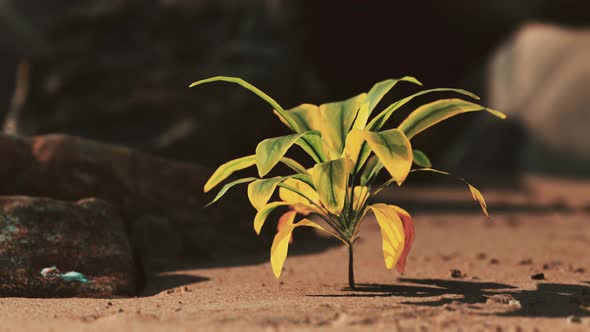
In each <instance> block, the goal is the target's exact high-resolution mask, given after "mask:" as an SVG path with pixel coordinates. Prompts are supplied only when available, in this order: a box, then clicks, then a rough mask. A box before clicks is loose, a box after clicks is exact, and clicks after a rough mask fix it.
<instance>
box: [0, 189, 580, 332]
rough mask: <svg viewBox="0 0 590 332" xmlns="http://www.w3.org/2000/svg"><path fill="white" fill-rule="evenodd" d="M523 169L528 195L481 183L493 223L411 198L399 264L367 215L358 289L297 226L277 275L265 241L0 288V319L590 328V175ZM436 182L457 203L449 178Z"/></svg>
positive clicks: (34, 323)
mask: <svg viewBox="0 0 590 332" xmlns="http://www.w3.org/2000/svg"><path fill="white" fill-rule="evenodd" d="M531 181H532V182H531V183H530V184H532V185H533V186H529V188H536V189H534V190H533V191H534V192H533V193H531V192H530V191H529V192H528V193H527V194H522V193H514V192H512V193H511V192H498V191H497V192H491V193H489V195H488V196H489V198H490V199H489V203H490V204H489V205H490V210H491V212H492V214H493V218H492V220H491V221H487V220H486V219H485V218H484V217H482V216H480V214H478V211H477V210H476V208H475V207H473V205H466V208H462V206H463V205H460V204H459V206H455V207H458V208H457V209H456V210H455V211H445V210H444V209H440V206H444V204H439V203H436V201H435V200H434V198H433V199H432V200H428V199H427V201H426V203H421V204H424V206H422V208H423V209H422V210H424V211H426V212H423V213H416V214H415V215H414V220H415V224H416V234H417V236H416V242H415V243H414V248H413V250H412V252H411V253H410V257H409V260H408V266H407V272H406V274H405V275H404V276H400V275H399V274H397V272H393V271H387V270H386V269H385V267H384V263H383V259H382V254H381V249H380V245H381V239H380V234H379V229H378V227H377V224H376V222H375V221H374V220H373V219H372V218H368V219H367V220H365V223H364V226H363V229H362V233H361V234H362V238H361V240H360V241H359V242H358V243H357V246H356V256H355V263H356V264H355V267H356V279H357V283H358V284H359V287H358V290H356V291H346V290H343V289H342V288H343V287H345V286H347V285H346V281H347V265H346V264H347V251H346V248H344V247H342V246H341V245H338V244H337V243H334V242H331V241H329V240H324V241H320V243H304V242H302V241H297V234H295V243H294V244H293V245H292V247H291V253H292V254H293V255H290V256H289V258H288V259H287V262H286V265H285V271H284V273H283V275H282V277H281V279H280V280H276V279H275V278H274V276H273V274H272V271H271V269H270V264H269V263H268V262H266V257H267V256H268V255H267V254H266V253H265V254H263V255H260V256H256V257H253V256H250V257H235V258H231V259H229V260H228V259H223V260H217V261H212V262H200V263H193V264H189V263H185V264H182V265H176V269H175V270H174V271H169V272H166V273H162V274H160V275H153V276H150V278H149V280H148V285H147V289H146V290H145V291H144V294H143V296H141V297H137V298H132V299H22V298H3V299H0V307H1V308H2V310H0V331H29V330H31V331H56V332H65V331H113V330H122V331H198V330H211V331H289V330H296V331H307V330H327V331H330V330H333V331H347V330H367V331H369V330H370V331H398V330H399V331H440V330H449V331H535V330H538V331H590V258H589V256H588V249H589V248H590V220H589V219H590V209H589V207H590V190H589V188H590V186H588V184H587V183H586V184H585V185H583V184H580V183H579V182H577V181H576V182H575V183H574V182H567V181H565V182H564V181H553V182H551V181H546V180H540V179H536V178H533V179H531ZM535 183H536V185H537V187H534V184H535ZM568 188H573V189H571V190H570V189H568ZM437 193H438V195H439V196H438V197H439V199H440V197H444V198H445V200H444V201H452V202H459V203H461V204H463V203H465V204H466V201H465V200H462V199H458V200H455V199H454V197H460V195H461V194H459V193H461V191H457V190H456V189H455V188H453V189H447V190H438V191H437ZM428 195H432V193H430V194H428ZM428 195H426V194H425V192H424V191H421V190H419V189H416V190H410V191H409V194H407V195H406V196H404V197H405V199H406V200H411V199H412V197H424V198H428ZM440 195H442V196H440ZM463 195H465V193H464V192H463ZM391 197H395V194H392V196H391ZM462 197H463V198H464V197H465V196H462ZM419 205H420V204H416V206H415V207H413V208H414V209H418V208H419ZM495 206H497V207H498V209H495V208H494V207H495ZM410 210H412V208H410ZM245 222H247V221H245ZM322 247H326V249H325V250H308V249H309V248H312V249H319V248H322ZM240 262H242V263H243V264H239V263H240ZM236 263H238V264H236ZM179 266H181V267H180V268H179ZM451 269H458V270H460V271H461V274H463V275H464V276H463V277H460V278H453V277H451V274H450V270H451ZM537 273H544V274H545V279H544V280H533V279H532V278H531V276H532V275H534V274H537ZM570 316H576V317H577V318H579V319H580V320H581V322H580V323H575V322H572V321H575V320H576V319H575V318H568V317H570Z"/></svg>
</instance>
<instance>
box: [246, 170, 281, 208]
mask: <svg viewBox="0 0 590 332" xmlns="http://www.w3.org/2000/svg"><path fill="white" fill-rule="evenodd" d="M284 179H285V177H283V176H276V177H274V178H269V179H260V180H256V181H254V182H252V183H250V184H249V185H248V199H250V203H251V204H252V206H253V207H254V208H255V209H256V210H260V209H261V208H262V207H264V205H266V203H268V201H269V200H270V198H271V196H272V194H273V193H274V191H275V189H276V188H277V184H279V182H281V181H283V180H284Z"/></svg>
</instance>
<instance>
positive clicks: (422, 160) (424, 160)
mask: <svg viewBox="0 0 590 332" xmlns="http://www.w3.org/2000/svg"><path fill="white" fill-rule="evenodd" d="M412 151H413V154H414V164H416V165H418V166H420V167H432V163H431V162H430V159H428V156H426V154H425V153H424V152H422V151H420V150H418V149H413V150H412Z"/></svg>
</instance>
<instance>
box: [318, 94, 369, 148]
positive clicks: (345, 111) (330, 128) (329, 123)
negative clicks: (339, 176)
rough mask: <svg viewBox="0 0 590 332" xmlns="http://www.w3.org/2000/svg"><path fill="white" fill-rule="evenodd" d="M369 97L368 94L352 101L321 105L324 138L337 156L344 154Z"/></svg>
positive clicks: (353, 98) (321, 123) (321, 124)
mask: <svg viewBox="0 0 590 332" xmlns="http://www.w3.org/2000/svg"><path fill="white" fill-rule="evenodd" d="M366 97H367V94H366V93H362V94H360V95H358V96H355V97H352V98H350V99H347V100H344V101H339V102H334V103H328V104H323V105H320V119H321V120H320V126H321V132H322V138H323V139H324V140H325V142H326V143H327V144H328V146H329V147H330V148H331V149H333V150H334V151H335V152H336V154H337V155H340V154H341V153H342V150H343V148H344V142H345V140H346V135H347V134H348V131H349V130H350V129H351V128H352V124H353V122H354V120H355V118H356V115H357V113H358V111H359V109H360V107H361V105H362V103H363V101H364V100H365V98H366Z"/></svg>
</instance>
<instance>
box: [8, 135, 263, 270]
mask: <svg viewBox="0 0 590 332" xmlns="http://www.w3.org/2000/svg"><path fill="white" fill-rule="evenodd" d="M0 156H2V162H1V163H0V183H1V185H0V195H29V196H43V197H51V198H55V199H60V200H70V201H71V200H78V199H82V198H86V197H98V198H101V199H104V200H106V201H108V202H110V203H111V204H113V205H114V206H115V207H116V208H117V209H119V210H120V211H121V214H122V216H123V218H124V219H125V221H126V227H127V228H128V230H129V232H130V237H131V242H132V244H133V245H134V247H136V248H137V249H138V253H139V255H140V256H141V257H142V258H144V259H145V260H146V263H147V264H148V265H149V264H150V262H156V261H166V260H170V259H173V258H178V257H182V256H188V257H198V258H204V257H207V256H210V255H221V254H223V253H230V252H234V251H236V250H238V251H241V252H244V251H246V252H247V251H255V250H258V249H260V248H261V247H263V246H264V241H261V240H260V238H258V237H257V236H256V234H255V233H254V231H253V230H252V223H251V220H252V218H253V216H254V212H255V211H254V209H253V208H251V207H249V206H248V204H247V202H248V201H247V198H246V197H244V196H245V195H243V194H240V193H239V192H240V191H239V190H235V191H234V192H231V193H229V194H228V197H227V199H226V198H225V197H224V199H223V200H221V201H220V202H219V204H216V206H212V207H209V208H207V209H204V208H203V207H204V205H205V204H206V203H207V202H208V201H209V200H210V199H211V197H208V196H206V195H205V194H203V192H202V190H203V189H202V188H203V185H204V183H205V181H206V180H207V178H208V177H209V175H210V174H211V171H210V170H209V169H207V168H204V167H199V166H195V165H190V164H184V163H180V162H173V161H169V160H165V159H162V158H157V157H153V156H149V155H146V154H143V153H140V152H137V151H134V150H131V149H128V148H121V147H115V146H111V145H107V144H102V143H97V142H94V141H90V140H86V139H81V138H77V137H71V136H66V135H48V136H38V137H32V138H27V139H19V138H12V137H8V136H3V135H0ZM242 192H244V191H242ZM240 195H241V196H240ZM267 230H272V227H268V229H267Z"/></svg>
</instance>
